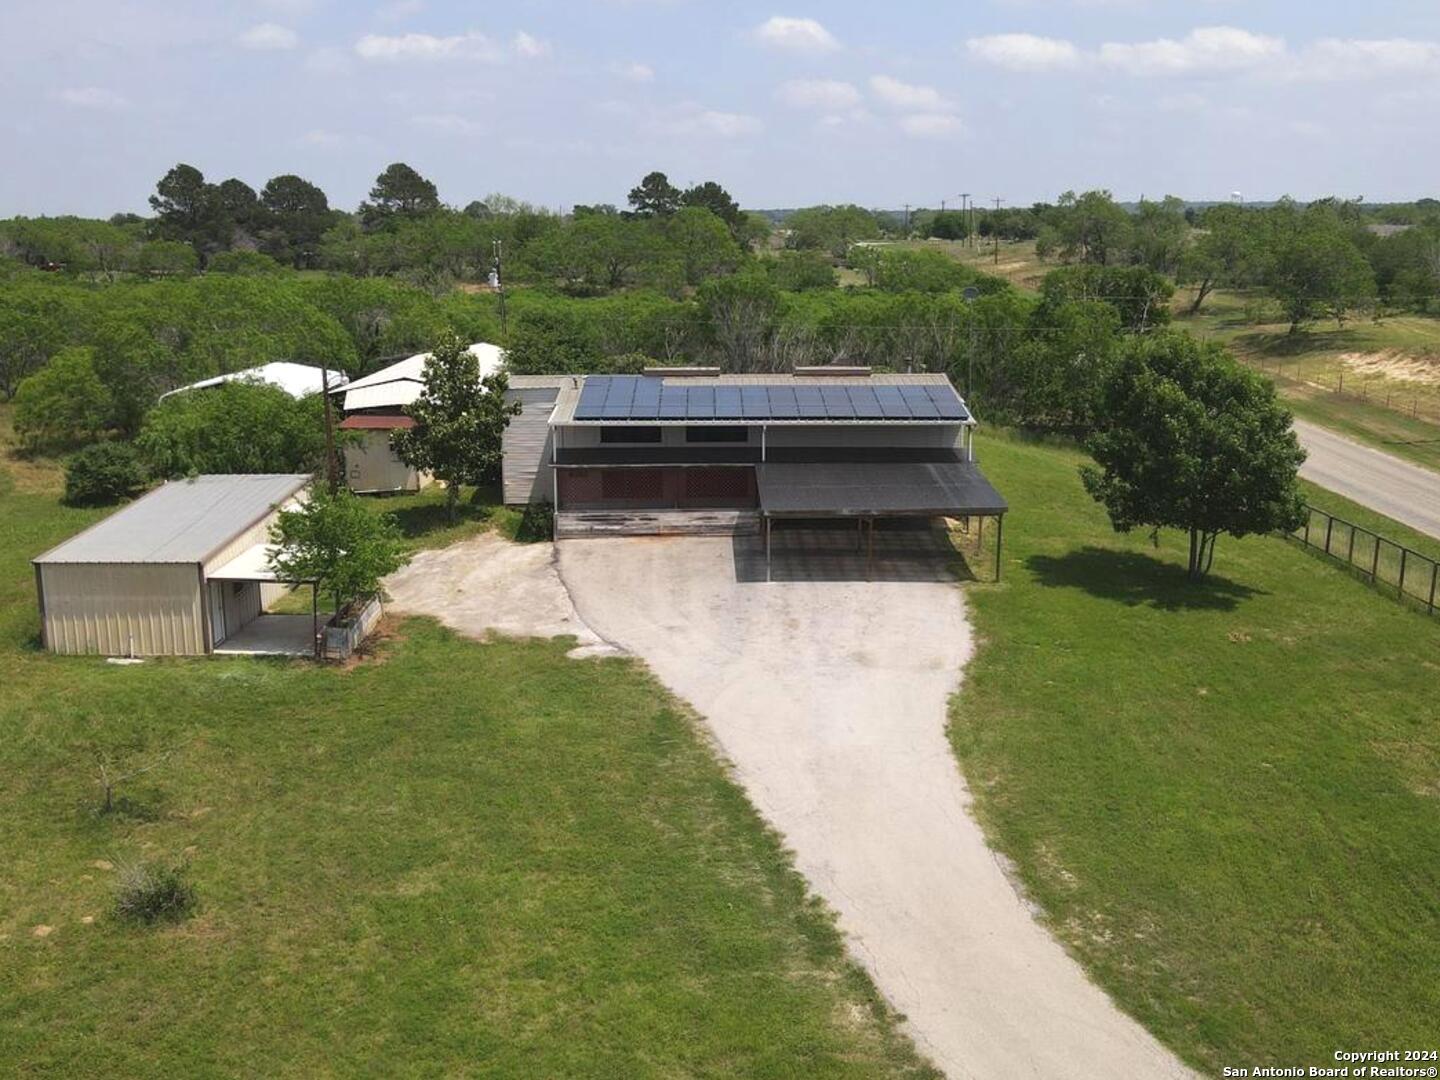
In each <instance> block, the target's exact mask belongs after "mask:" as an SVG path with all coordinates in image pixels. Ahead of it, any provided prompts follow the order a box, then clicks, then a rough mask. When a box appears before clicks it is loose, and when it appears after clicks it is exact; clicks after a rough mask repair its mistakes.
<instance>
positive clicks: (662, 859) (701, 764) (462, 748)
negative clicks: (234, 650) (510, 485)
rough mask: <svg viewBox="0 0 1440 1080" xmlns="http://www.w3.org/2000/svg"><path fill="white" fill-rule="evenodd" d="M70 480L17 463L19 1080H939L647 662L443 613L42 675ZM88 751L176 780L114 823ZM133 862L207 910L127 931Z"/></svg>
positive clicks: (0, 786) (6, 786) (137, 786)
mask: <svg viewBox="0 0 1440 1080" xmlns="http://www.w3.org/2000/svg"><path fill="white" fill-rule="evenodd" d="M7 464H8V463H7ZM53 486H54V477H53V476H51V477H50V478H49V479H48V480H47V479H45V476H44V473H43V470H40V469H37V470H35V471H34V474H33V475H31V474H27V479H26V483H25V487H24V489H23V490H22V487H21V486H20V485H19V484H18V483H17V480H16V477H15V473H14V471H13V470H11V469H10V468H8V467H6V468H0V513H3V518H4V521H5V527H4V529H3V530H0V725H3V730H4V732H5V738H4V739H3V740H0V776H3V777H4V782H3V783H0V867H3V868H4V870H3V872H0V1062H3V1071H4V1072H5V1073H6V1074H7V1075H9V1074H20V1075H27V1076H30V1075H54V1076H66V1077H71V1076H107V1077H108V1076H116V1077H119V1076H126V1077H130V1076H133V1077H154V1076H186V1077H190V1076H234V1075H255V1076H305V1077H309V1076H326V1075H374V1076H387V1077H388V1076H421V1075H424V1076H435V1075H488V1076H506V1077H510V1076H593V1077H612V1076H624V1077H647V1076H648V1077H672V1076H733V1075H746V1076H762V1077H797V1076H854V1077H872V1076H907V1075H930V1070H929V1069H928V1068H927V1067H926V1066H925V1065H924V1063H923V1062H921V1061H920V1060H919V1059H918V1058H917V1056H916V1054H915V1051H914V1050H913V1048H912V1047H911V1045H910V1044H909V1042H908V1041H907V1040H906V1039H905V1038H903V1036H901V1035H900V1034H899V1033H898V1031H897V1028H896V1022H895V1018H894V1017H893V1016H892V1015H891V1014H890V1013H889V1012H888V1010H887V1009H886V1007H885V1006H884V1005H883V1003H882V1002H881V1001H880V1000H879V999H878V997H877V995H876V994H875V991H874V989H873V987H872V985H871V984H870V982H869V980H868V979H867V978H866V977H865V976H864V975H863V973H861V972H860V971H859V970H858V969H857V968H855V967H854V966H853V965H851V964H850V963H849V962H848V961H847V960H846V958H845V955H844V951H843V947H842V942H841V939H840V936H839V934H838V933H837V931H836V930H835V929H834V926H833V924H832V921H831V919H830V917H829V915H828V914H827V913H826V911H825V910H824V909H823V908H822V907H821V906H820V905H819V903H818V902H816V901H815V900H814V899H813V898H811V897H810V896H808V895H807V893H806V890H805V887H804V883H803V881H802V880H801V879H800V878H799V876H798V875H797V874H796V873H795V871H794V870H793V868H792V865H791V863H790V861H789V859H788V857H787V856H786V855H785V854H784V853H783V851H782V850H781V848H780V846H779V843H778V842H777V839H776V838H775V837H774V836H773V835H772V834H771V833H770V832H768V831H767V830H766V828H765V827H764V825H763V823H762V822H761V821H760V820H759V818H758V817H757V815H756V814H755V812H754V810H753V808H752V807H751V806H750V805H749V803H748V802H747V800H746V799H745V798H744V796H743V794H742V793H741V791H740V790H739V788H738V787H737V786H736V785H735V783H734V782H733V781H732V780H731V779H730V777H729V776H728V774H727V773H726V771H725V769H724V768H723V767H722V766H721V764H720V763H719V762H718V761H717V759H716V757H715V756H714V754H713V752H712V751H711V749H710V747H709V744H708V743H707V742H706V741H705V739H704V738H703V737H702V736H701V735H700V734H699V733H698V731H697V728H696V726H695V723H694V720H693V718H692V717H691V716H690V715H688V714H687V713H686V711H685V710H684V709H683V708H682V707H680V706H679V705H678V704H677V703H676V702H675V701H674V700H673V699H672V698H670V697H669V696H668V695H667V694H666V693H665V692H664V691H663V690H662V688H661V687H659V686H658V685H657V684H656V683H655V681H654V680H653V679H652V678H651V677H650V676H649V675H648V674H647V673H646V672H645V671H644V669H643V668H642V667H641V666H639V665H638V664H636V663H634V662H631V661H625V660H604V661H572V660H567V659H566V658H565V655H564V653H565V649H566V643H565V642H548V641H515V640H499V641H494V642H491V643H487V644H481V643H478V642H474V641H469V640H466V639H462V638H458V637H456V636H454V635H453V634H450V633H449V632H447V631H444V630H442V629H440V628H439V627H437V626H436V625H434V624H432V623H430V622H428V621H424V620H412V621H407V622H404V623H401V624H399V625H398V626H397V627H395V628H393V633H392V635H391V637H390V638H389V639H388V640H386V641H384V642H383V643H382V644H381V645H380V647H379V649H378V652H377V654H376V655H375V656H374V657H372V658H371V659H368V660H366V661H364V662H362V663H360V664H358V665H356V666H353V667H350V668H336V667H329V668H318V667H315V666H313V665H311V664H309V663H306V662H298V661H264V660H245V659H223V660H222V659H211V660H198V661H197V660H189V661H186V660H162V661H149V662H146V663H145V664H143V665H138V666H128V667H127V666H116V665H110V664H106V663H104V662H103V661H99V660H94V659H77V658H59V657H52V656H48V655H45V654H41V653H39V652H37V651H35V647H34V641H35V637H36V621H37V618H36V614H35V602H34V595H33V579H32V577H31V573H30V567H29V565H28V559H29V558H30V557H31V556H32V555H34V554H36V553H38V552H39V551H40V550H42V549H43V548H45V547H47V546H49V545H51V544H53V543H55V542H56V541H58V540H60V539H61V538H63V537H65V536H67V535H69V534H70V533H72V532H74V531H75V530H77V529H79V528H80V527H81V526H83V525H85V524H87V523H88V522H89V521H92V520H94V519H95V518H96V517H97V516H98V515H97V513H96V512H82V511H75V510H69V509H66V508H63V507H61V506H59V505H58V504H57V502H56V500H55V497H54V491H53V490H47V489H53ZM427 499H428V496H422V497H419V498H418V499H416V500H411V501H408V502H407V501H401V500H395V502H394V505H395V506H396V508H397V509H399V510H400V511H402V512H404V511H406V510H408V509H410V508H411V507H419V508H421V509H422V510H423V509H424V508H425V507H427V506H428V505H429V503H428V501H427ZM427 513H428V511H427ZM423 516H424V515H420V516H418V517H412V518H411V519H410V520H411V521H412V522H414V521H419V520H420V519H421V517H423ZM445 535H448V533H446V532H445V531H444V530H441V531H440V532H427V531H425V530H421V529H419V528H418V527H417V529H416V531H415V532H414V533H413V534H412V540H413V541H414V542H416V543H423V542H430V541H432V540H434V539H435V538H436V537H438V536H445ZM97 749H98V750H104V751H105V752H107V753H110V754H112V755H113V756H114V757H115V758H116V759H117V760H118V761H120V762H121V763H122V765H123V764H124V763H147V762H152V761H157V760H160V761H161V762H162V763H161V764H159V765H158V766H157V767H156V768H154V769H153V770H152V771H150V772H147V773H145V774H144V775H143V776H141V777H138V778H136V779H135V780H134V781H132V782H130V783H127V784H124V785H122V786H121V789H120V792H119V794H120V796H121V798H122V799H123V800H124V806H125V810H124V812H123V813H117V814H112V815H108V816H101V815H99V814H97V813H96V808H97V806H98V799H99V787H98V784H97V775H96V768H95V753H96V751H97ZM167 754H168V755H169V756H168V757H167V756H165V755H167ZM141 857H148V858H153V859H161V860H185V861H188V863H189V866H190V877H191V879H192V880H193V882H194V884H195V886H196V888H197V890H198V896H199V909H198V912H197V914H196V915H195V917H194V918H192V919H191V920H190V921H188V922H185V923H181V924H179V925H176V926H172V927H165V928H160V929H149V930H147V929H139V928H136V927H133V926H130V925H127V924H122V923H120V922H117V921H116V920H115V919H114V918H113V917H112V916H111V915H110V913H109V912H110V903H111V890H112V881H113V879H114V871H113V869H110V867H113V866H116V865H120V864H122V863H124V862H125V861H129V860H134V859H137V858H141ZM87 920H93V921H87ZM37 928H49V932H48V933H44V934H43V936H40V935H37V932H36V931H37Z"/></svg>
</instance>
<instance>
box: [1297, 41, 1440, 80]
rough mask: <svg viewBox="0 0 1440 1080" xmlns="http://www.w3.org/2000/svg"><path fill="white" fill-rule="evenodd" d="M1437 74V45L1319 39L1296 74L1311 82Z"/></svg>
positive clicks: (1306, 52) (1439, 55) (1439, 58)
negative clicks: (1426, 73) (1312, 79)
mask: <svg viewBox="0 0 1440 1080" xmlns="http://www.w3.org/2000/svg"><path fill="white" fill-rule="evenodd" d="M1424 71H1432V72H1440V44H1437V43H1436V42H1433V41H1417V40H1416V39H1414V38H1383V39H1374V40H1364V39H1349V40H1342V39H1340V38H1322V39H1321V40H1319V41H1316V42H1314V43H1313V44H1311V45H1309V46H1307V47H1306V49H1305V50H1304V52H1303V53H1302V55H1301V56H1300V57H1299V60H1298V62H1297V65H1296V73H1297V74H1298V75H1300V76H1302V77H1306V78H1314V79H1342V78H1363V77H1365V76H1368V75H1386V74H1397V73H1398V74H1407V73H1412V72H1424Z"/></svg>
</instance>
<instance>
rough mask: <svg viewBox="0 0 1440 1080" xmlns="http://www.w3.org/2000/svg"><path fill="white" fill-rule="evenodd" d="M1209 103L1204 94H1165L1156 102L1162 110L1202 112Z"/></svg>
mask: <svg viewBox="0 0 1440 1080" xmlns="http://www.w3.org/2000/svg"><path fill="white" fill-rule="evenodd" d="M1208 104H1209V102H1208V101H1206V100H1205V97H1204V95H1202V94H1195V93H1189V94H1165V95H1163V96H1162V97H1160V98H1159V99H1158V100H1157V101H1156V102H1155V107H1156V108H1157V109H1159V110H1160V111H1161V112H1200V111H1201V110H1202V109H1204V108H1205V107H1206V106H1207V105H1208Z"/></svg>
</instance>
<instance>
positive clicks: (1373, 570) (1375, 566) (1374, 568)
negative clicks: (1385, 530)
mask: <svg viewBox="0 0 1440 1080" xmlns="http://www.w3.org/2000/svg"><path fill="white" fill-rule="evenodd" d="M1370 535H1371V536H1373V537H1375V557H1374V558H1373V559H1371V560H1370V584H1371V585H1374V584H1375V582H1376V581H1378V580H1379V578H1378V575H1379V573H1380V534H1379V533H1371V534H1370Z"/></svg>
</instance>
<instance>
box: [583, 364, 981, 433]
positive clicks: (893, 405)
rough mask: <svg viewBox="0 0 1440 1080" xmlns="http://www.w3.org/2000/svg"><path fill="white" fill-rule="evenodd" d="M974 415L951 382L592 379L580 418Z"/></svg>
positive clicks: (948, 417)
mask: <svg viewBox="0 0 1440 1080" xmlns="http://www.w3.org/2000/svg"><path fill="white" fill-rule="evenodd" d="M969 418H970V414H969V412H967V411H966V409H965V405H964V403H963V402H962V401H961V400H960V396H959V395H958V394H956V393H955V390H954V388H953V387H951V386H950V384H949V383H925V384H920V385H910V386H855V385H842V386H795V385H787V386H763V385H762V386H753V385H749V386H726V385H723V384H721V385H717V386H704V385H697V384H695V383H681V384H678V385H677V384H674V383H671V384H668V385H667V384H666V381H665V380H664V379H662V378H657V377H655V376H645V375H590V376H587V377H586V379H585V385H584V388H583V389H582V390H581V391H580V401H579V403H578V404H577V405H576V406H575V419H576V420H617V421H618V420H676V421H679V420H693V421H704V420H729V421H734V420H754V421H766V420H791V421H803V420H814V421H821V420H879V421H893V422H901V421H906V420H929V421H931V422H935V421H953V422H956V423H958V422H960V421H964V420H968V419H969Z"/></svg>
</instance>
